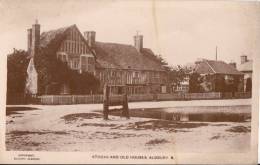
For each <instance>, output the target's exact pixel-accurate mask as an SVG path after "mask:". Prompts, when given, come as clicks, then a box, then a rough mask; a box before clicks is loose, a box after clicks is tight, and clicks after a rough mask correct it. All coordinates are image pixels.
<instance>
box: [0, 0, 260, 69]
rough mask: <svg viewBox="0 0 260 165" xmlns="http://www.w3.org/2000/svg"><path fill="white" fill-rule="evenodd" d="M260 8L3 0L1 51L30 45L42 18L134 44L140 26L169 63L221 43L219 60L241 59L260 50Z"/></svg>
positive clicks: (209, 55)
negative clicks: (29, 38) (29, 31)
mask: <svg viewBox="0 0 260 165" xmlns="http://www.w3.org/2000/svg"><path fill="white" fill-rule="evenodd" d="M259 11H260V7H259V4H258V5H257V2H253V1H251V2H250V1H249V2H245V1H166V0H157V1H156V0H153V1H152V0H150V1H148V0H143V1H135V0H133V1H130V0H124V1H116V0H99V1H94V0H77V1H72V0H52V1H51V0H45V1H41V0H0V20H1V22H0V45H1V48H0V53H1V54H3V55H6V54H8V53H10V52H12V51H13V48H16V49H25V50H26V49H27V29H28V28H30V27H31V25H32V24H33V23H34V22H35V19H38V21H39V23H40V24H41V32H43V31H48V30H52V29H56V28H60V27H64V26H69V25H72V24H76V25H77V27H78V28H79V30H80V31H81V32H82V33H83V32H84V31H88V30H93V31H96V40H97V41H102V42H114V43H123V44H131V45H133V44H134V41H133V36H134V35H135V34H136V33H137V32H138V33H139V34H142V35H143V36H144V47H146V48H150V49H152V50H153V51H154V53H156V54H160V55H161V56H162V57H163V58H165V59H166V61H167V62H168V63H169V64H170V65H183V64H186V63H193V62H194V61H195V60H197V59H198V58H206V59H212V60H214V59H215V54H216V46H217V47H218V60H223V61H226V62H237V63H240V56H241V55H247V56H248V57H249V58H251V59H252V58H253V56H256V55H257V54H258V53H259V50H258V49H259V46H258V47H257V44H258V43H259V37H257V36H259V33H260V16H259ZM257 12H258V14H257Z"/></svg>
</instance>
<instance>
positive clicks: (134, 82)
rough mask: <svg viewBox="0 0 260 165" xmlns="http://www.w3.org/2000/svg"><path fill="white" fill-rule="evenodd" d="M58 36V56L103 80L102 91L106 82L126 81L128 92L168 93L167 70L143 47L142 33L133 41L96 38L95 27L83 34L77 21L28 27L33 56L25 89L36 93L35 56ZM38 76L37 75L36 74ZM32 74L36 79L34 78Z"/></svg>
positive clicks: (66, 90) (62, 90)
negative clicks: (61, 25) (44, 29)
mask: <svg viewBox="0 0 260 165" xmlns="http://www.w3.org/2000/svg"><path fill="white" fill-rule="evenodd" d="M59 36H63V37H62V39H60V40H59V43H58V44H59V47H58V49H57V51H56V54H54V56H56V58H57V59H59V60H60V61H62V62H64V63H66V64H67V65H68V67H69V68H70V69H72V70H76V71H78V72H79V73H84V72H88V73H90V74H93V75H94V76H95V77H96V78H98V79H99V80H100V84H101V85H100V91H102V89H103V86H104V84H108V85H111V86H115V88H112V90H115V93H116V91H117V90H119V89H118V88H117V86H121V85H127V90H128V93H129V94H143V93H166V92H168V85H167V84H168V77H167V72H166V70H165V68H164V66H163V64H162V63H161V61H160V60H158V58H157V57H156V55H155V54H154V53H153V52H152V51H151V50H150V49H148V48H143V36H142V35H138V34H137V35H136V36H134V44H133V45H130V44H129V45H127V44H117V43H104V42H97V41H96V33H95V32H94V31H86V32H84V33H83V35H82V34H81V32H80V31H79V29H78V28H77V26H76V25H72V26H68V27H65V28H60V29H56V30H51V31H48V32H43V33H40V25H39V24H38V22H36V23H35V24H34V25H32V28H30V29H28V52H29V54H30V56H31V61H30V66H28V67H30V72H28V77H27V80H30V81H28V82H30V83H28V84H27V86H26V88H27V89H26V91H29V92H28V93H30V91H34V92H33V93H31V94H37V89H36V90H35V87H36V88H37V85H35V83H36V84H37V83H38V82H37V70H36V68H35V66H34V60H33V59H34V57H35V56H37V53H38V51H39V49H40V48H44V47H47V46H48V45H49V44H51V43H52V41H53V40H55V39H57V38H58V37H59ZM35 77H36V78H35ZM32 78H33V81H32ZM69 88H70V87H69V86H68V85H67V84H62V85H61V88H60V91H59V93H60V94H70V90H69Z"/></svg>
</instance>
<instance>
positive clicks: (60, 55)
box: [57, 52, 68, 62]
mask: <svg viewBox="0 0 260 165" xmlns="http://www.w3.org/2000/svg"><path fill="white" fill-rule="evenodd" d="M57 57H58V59H59V60H61V61H62V62H68V55H67V54H66V53H64V52H58V53H57Z"/></svg>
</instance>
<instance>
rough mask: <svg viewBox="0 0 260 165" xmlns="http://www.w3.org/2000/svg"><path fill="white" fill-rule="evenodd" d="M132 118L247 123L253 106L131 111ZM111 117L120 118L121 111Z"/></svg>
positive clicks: (115, 110) (115, 112)
mask: <svg viewBox="0 0 260 165" xmlns="http://www.w3.org/2000/svg"><path fill="white" fill-rule="evenodd" d="M129 113H130V117H143V118H153V119H163V120H171V121H200V122H245V121H248V120H250V119H251V106H203V107H173V108H144V109H130V110H129ZM109 114H110V115H114V116H120V115H121V110H120V109H112V110H110V112H109Z"/></svg>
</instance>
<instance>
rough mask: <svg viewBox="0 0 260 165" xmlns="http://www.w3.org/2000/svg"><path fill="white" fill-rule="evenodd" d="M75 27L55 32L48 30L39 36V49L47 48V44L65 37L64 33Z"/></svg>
mask: <svg viewBox="0 0 260 165" xmlns="http://www.w3.org/2000/svg"><path fill="white" fill-rule="evenodd" d="M73 26H75V25H71V26H67V27H63V28H59V29H55V30H50V31H47V32H43V33H42V34H41V39H40V47H47V46H48V44H50V43H51V41H53V40H54V39H56V38H57V37H58V36H61V35H65V32H66V31H67V30H69V29H70V28H72V27H73Z"/></svg>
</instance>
